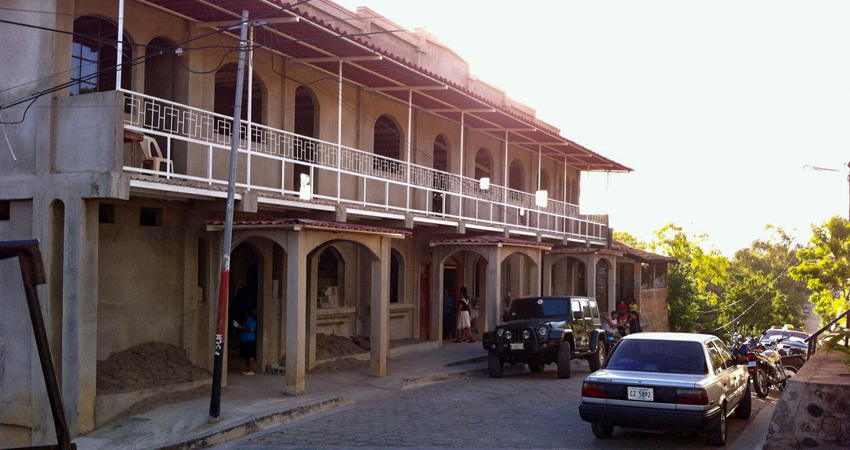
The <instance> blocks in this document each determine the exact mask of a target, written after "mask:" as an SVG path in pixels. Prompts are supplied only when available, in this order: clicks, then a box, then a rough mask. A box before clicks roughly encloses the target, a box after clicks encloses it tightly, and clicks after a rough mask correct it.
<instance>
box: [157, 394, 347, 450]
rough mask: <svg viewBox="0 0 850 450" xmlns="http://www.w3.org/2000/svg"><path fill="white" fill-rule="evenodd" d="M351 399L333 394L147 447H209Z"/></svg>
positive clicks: (173, 449)
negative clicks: (315, 400)
mask: <svg viewBox="0 0 850 450" xmlns="http://www.w3.org/2000/svg"><path fill="white" fill-rule="evenodd" d="M352 403H354V401H353V400H349V399H345V398H339V397H337V398H332V399H329V400H323V401H320V402H316V403H311V404H309V405H303V406H299V407H297V408H292V409H288V410H285V411H280V412H275V413H272V414H266V415H260V416H254V417H250V418H248V419H246V420H243V421H240V422H238V423H235V424H231V425H227V426H225V427H223V428H220V429H218V430H208V431H204V432H201V433H198V434H195V435H192V436H189V437H187V438H185V439H182V440H181V441H179V442H172V443H169V444H166V445H163V446H157V447H152V448H151V449H150V450H154V449H156V450H195V449H201V448H206V447H212V446H214V445H219V444H223V443H225V442H228V441H232V440H234V439H238V438H241V437H244V436H247V435H249V434H253V433H257V432H259V431H263V430H266V429H268V428H272V427H276V426H280V425H284V424H287V423H289V422H292V421H294V420H298V419H301V418H304V417H307V416H312V415H314V414H320V413H323V412H326V411H330V410H332V409H336V408H341V407H343V406H348V405H350V404H352Z"/></svg>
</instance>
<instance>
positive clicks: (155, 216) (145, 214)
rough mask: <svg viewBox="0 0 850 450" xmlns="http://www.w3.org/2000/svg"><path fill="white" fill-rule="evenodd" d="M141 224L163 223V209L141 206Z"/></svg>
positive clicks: (153, 224)
mask: <svg viewBox="0 0 850 450" xmlns="http://www.w3.org/2000/svg"><path fill="white" fill-rule="evenodd" d="M139 225H140V226H143V227H158V226H160V225H162V210H161V209H159V208H139Z"/></svg>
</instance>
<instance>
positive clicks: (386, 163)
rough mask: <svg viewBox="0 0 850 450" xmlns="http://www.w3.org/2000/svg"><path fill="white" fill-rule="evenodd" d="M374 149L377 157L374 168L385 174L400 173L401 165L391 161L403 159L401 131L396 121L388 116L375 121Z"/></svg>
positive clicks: (385, 115) (373, 164)
mask: <svg viewBox="0 0 850 450" xmlns="http://www.w3.org/2000/svg"><path fill="white" fill-rule="evenodd" d="M374 138H375V139H374V142H373V147H372V148H373V149H374V153H375V155H376V156H381V157H382V158H374V159H373V160H372V167H373V168H374V169H375V170H379V171H383V172H392V173H400V172H401V171H402V169H401V164H399V163H397V162H395V161H391V160H400V159H401V142H402V139H401V129H400V128H399V126H398V125H396V121H395V119H393V118H392V117H390V116H389V115H387V114H384V115H383V116H381V117H378V120H376V121H375V133H374Z"/></svg>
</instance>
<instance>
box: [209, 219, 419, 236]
mask: <svg viewBox="0 0 850 450" xmlns="http://www.w3.org/2000/svg"><path fill="white" fill-rule="evenodd" d="M206 224H207V226H216V227H218V226H224V221H223V220H208V221H206ZM297 225H300V226H301V227H302V228H317V229H324V230H335V231H353V232H358V233H374V234H394V235H400V236H402V237H405V236H410V235H411V234H413V233H411V232H410V231H407V230H398V229H395V228H386V227H374V226H369V225H361V224H357V223H341V222H327V221H321V220H312V219H275V220H235V221H234V222H233V228H291V227H294V226H297Z"/></svg>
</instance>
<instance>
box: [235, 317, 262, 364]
mask: <svg viewBox="0 0 850 450" xmlns="http://www.w3.org/2000/svg"><path fill="white" fill-rule="evenodd" d="M245 316H246V317H247V318H246V319H245V322H244V323H242V325H239V324H238V323H234V325H235V326H236V329H237V330H239V341H240V343H239V356H241V357H243V358H245V361H246V362H247V364H248V368H247V369H246V370H245V371H244V372H242V375H246V376H251V375H254V360H255V359H256V358H257V320H256V319H254V310H253V309H249V310H248V311H247V312H246V313H245ZM234 322H235V321H234Z"/></svg>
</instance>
